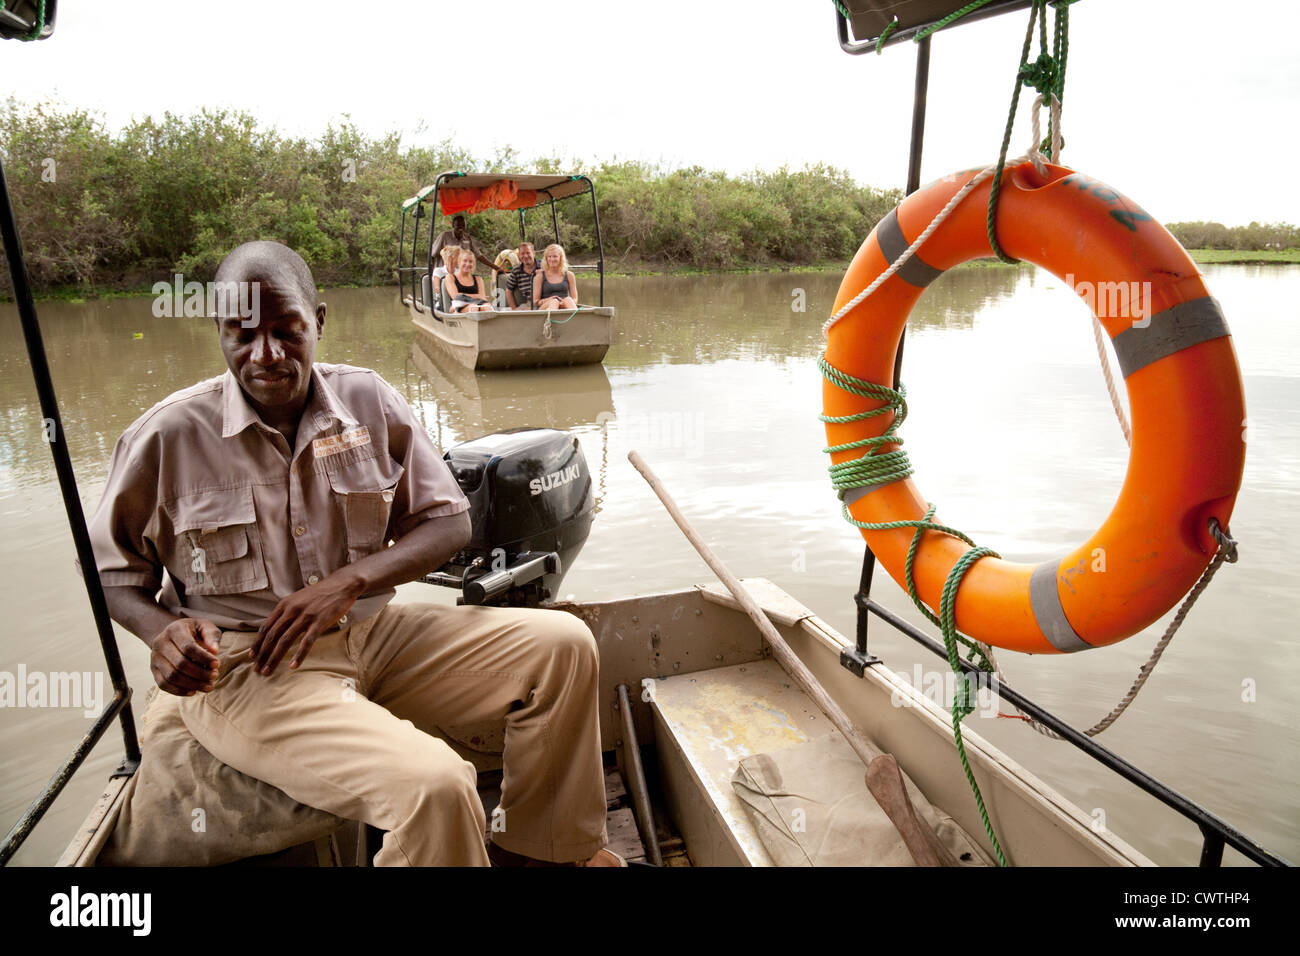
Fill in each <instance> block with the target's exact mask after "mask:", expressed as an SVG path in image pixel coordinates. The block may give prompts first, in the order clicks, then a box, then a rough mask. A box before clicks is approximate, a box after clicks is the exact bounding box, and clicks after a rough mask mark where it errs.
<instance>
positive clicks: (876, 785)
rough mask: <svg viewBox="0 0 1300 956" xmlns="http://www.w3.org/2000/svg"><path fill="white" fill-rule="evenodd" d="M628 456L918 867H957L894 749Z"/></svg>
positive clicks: (655, 480) (641, 465) (646, 468)
mask: <svg viewBox="0 0 1300 956" xmlns="http://www.w3.org/2000/svg"><path fill="white" fill-rule="evenodd" d="M627 458H628V461H630V462H631V463H632V465H633V467H635V468H636V470H637V471H639V472H641V477H642V478H644V479H645V480H646V482H648V483H649V485H650V487H651V489H653V490H654V493H655V494H656V495H658V496H659V500H660V501H662V502H663V505H664V507H665V508H667V509H668V514H670V515H671V516H672V519H673V521H675V522H676V523H677V527H679V528H681V529H682V534H684V535H686V540H687V541H689V542H690V543H691V544H692V545H693V546H694V547H695V550H696V551H698V552H699V553H700V557H702V558H703V559H704V563H705V564H707V565H708V566H709V567H710V568H712V569H713V573H714V574H716V575H717V576H718V578H719V580H721V581H722V583H723V584H725V585H726V586H727V590H729V591H730V592H731V593H732V595H733V596H734V597H735V598H736V600H737V601H739V602H740V606H741V607H743V608H744V609H745V613H746V614H748V615H749V617H750V619H751V620H752V621H753V622H754V624H755V625H756V626H757V627H758V630H759V632H760V633H761V634H762V635H763V638H764V640H766V641H767V643H768V646H770V647H771V648H772V653H773V655H775V657H776V659H777V661H779V662H780V664H781V666H782V667H784V668H785V670H786V672H787V673H788V674H789V675H790V676H791V677H793V678H794V680H795V683H797V684H798V685H799V686H800V687H801V688H802V689H803V692H804V693H805V694H807V695H808V696H809V697H811V698H812V699H813V700H814V701H815V702H816V704H817V706H818V707H819V708H821V711H822V713H823V714H825V715H826V717H827V719H829V720H830V722H831V723H832V724H833V725H834V726H835V729H836V730H838V731H839V732H840V733H841V734H843V735H844V739H845V740H847V741H848V742H849V746H850V747H852V748H853V750H854V752H855V753H856V754H857V755H858V756H859V757H860V758H861V759H862V762H863V763H864V764H866V765H867V778H866V779H867V789H868V790H870V791H871V795H872V796H873V797H875V798H876V802H877V803H879V804H880V808H881V809H882V810H884V811H885V815H886V816H888V817H889V819H890V820H891V821H892V822H893V824H894V826H895V827H897V828H898V832H899V834H900V835H901V836H902V838H903V843H904V844H905V845H906V846H907V850H908V852H909V853H911V854H912V859H913V860H915V861H916V865H917V866H956V865H957V861H956V860H955V859H953V856H952V853H951V852H950V851H949V850H948V848H947V847H946V846H944V845H943V843H942V842H940V840H939V838H938V837H937V836H936V835H935V832H934V830H932V829H931V828H930V826H929V824H927V823H926V822H925V821H924V820H922V819H921V818H920V816H918V815H917V812H916V808H915V807H914V806H912V801H911V800H910V799H909V798H908V796H907V788H906V787H905V786H904V785H903V774H902V772H901V771H900V770H899V769H898V761H897V760H895V759H894V755H893V754H887V753H883V752H881V750H880V748H878V747H877V746H876V745H875V744H873V743H872V742H871V741H870V740H868V739H867V738H866V737H865V736H863V734H862V733H861V732H860V731H859V730H858V728H857V727H855V726H853V723H852V722H851V721H850V720H849V717H848V715H847V714H846V713H844V711H843V710H841V709H840V706H839V705H838V704H837V703H835V701H834V700H832V699H831V696H830V694H828V693H826V689H825V688H823V687H822V685H821V683H820V682H819V681H818V680H817V678H816V677H815V676H814V675H813V672H812V671H810V670H809V669H808V668H807V667H806V666H805V665H804V662H803V661H801V660H799V658H798V656H797V655H796V654H795V653H794V651H792V650H790V646H789V645H788V644H786V642H785V639H784V638H782V637H781V635H780V634H779V633H777V630H776V628H775V627H774V626H773V625H772V622H771V621H769V620H768V618H767V615H766V614H764V613H763V611H762V610H761V609H760V608H759V606H758V604H757V603H756V602H755V601H754V599H753V597H751V596H750V594H749V591H748V590H746V589H745V586H744V585H743V584H741V583H740V581H739V579H737V578H736V576H735V575H733V574H732V573H731V572H730V571H728V570H727V568H726V566H725V565H724V564H723V563H722V562H721V561H720V560H718V556H717V555H716V554H714V553H713V550H712V549H711V548H710V547H709V546H708V545H707V544H705V543H704V539H702V538H701V537H700V536H699V535H698V534H697V533H696V531H695V529H694V528H692V527H691V525H690V523H689V522H688V521H687V520H686V518H685V516H683V515H682V513H681V510H680V509H679V508H678V507H677V503H676V502H675V501H673V499H672V496H671V495H669V494H668V492H667V491H665V490H664V487H663V485H662V484H661V483H660V481H659V479H658V478H657V477H656V476H655V473H654V472H653V471H651V470H650V466H649V465H647V464H646V463H645V460H644V459H643V458H642V457H641V456H640V455H639V454H637V453H636V452H635V451H632V452H629V453H628V456H627Z"/></svg>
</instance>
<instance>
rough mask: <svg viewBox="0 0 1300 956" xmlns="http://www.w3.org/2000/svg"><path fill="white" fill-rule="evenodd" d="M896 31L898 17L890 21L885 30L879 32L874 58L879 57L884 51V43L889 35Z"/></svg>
mask: <svg viewBox="0 0 1300 956" xmlns="http://www.w3.org/2000/svg"><path fill="white" fill-rule="evenodd" d="M897 29H898V17H894V19H892V20H890V21H889V23H888V25H887V26H886V27H885V29H883V30H881V31H880V36H878V37H876V56H880V54H881V53H883V52H884V51H885V41H886V40H888V39H889V37H890V34H892V33H893V32H894V31H895V30H897Z"/></svg>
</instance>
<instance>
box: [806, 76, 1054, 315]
mask: <svg viewBox="0 0 1300 956" xmlns="http://www.w3.org/2000/svg"><path fill="white" fill-rule="evenodd" d="M1042 105H1043V98H1042V96H1039V97H1038V98H1037V99H1035V100H1034V107H1033V113H1032V117H1031V122H1032V125H1033V137H1034V139H1033V142H1032V143H1030V145H1029V149H1028V150H1027V151H1026V152H1025V154H1024V155H1023V156H1017V157H1016V158H1015V159H1009V160H1007V162H1006V163H1005V166H1016V165H1019V164H1020V163H1023V162H1031V163H1033V164H1034V168H1035V169H1036V170H1038V172H1039V173H1041V174H1043V175H1046V174H1047V168H1046V166H1044V165H1043V164H1044V161H1045V159H1046V157H1044V156H1043V154H1042V152H1041V151H1040V150H1039V142H1040V131H1039V120H1038V114H1039V110H1040V108H1041V107H1042ZM1051 110H1052V114H1051V115H1052V156H1053V157H1058V156H1059V155H1060V152H1061V101H1060V100H1058V99H1057V98H1056V97H1055V96H1053V97H1052V105H1051ZM997 168H998V165H997V163H993V164H992V165H990V166H985V167H984V168H983V169H982V170H980V171H979V173H977V174H976V176H975V178H974V179H972V180H971V181H970V182H968V183H966V185H964V186H962V187H961V189H959V190H957V192H956V193H955V194H953V197H952V198H951V199H949V200H948V202H947V204H946V205H945V206H944V207H943V208H942V209H940V210H939V212H938V213H936V214H935V217H934V218H933V219H931V220H930V224H929V225H928V226H926V227H925V229H924V230H923V231H922V232H921V234H920V235H919V236H917V237H916V239H915V240H914V241H913V242H912V244H911V245H910V246H908V247H907V248H906V249H905V250H904V251H903V254H902V255H900V256H899V257H898V258H897V259H895V260H894V261H893V262H892V263H890V265H889V268H888V269H886V270H885V271H884V272H882V273H880V275H878V276H876V278H875V279H874V280H872V282H871V284H870V285H869V286H867V287H866V288H865V289H863V290H862V291H861V292H859V293H858V294H857V295H855V296H854V297H853V298H852V299H850V300H849V301H848V302H846V303H844V305H843V306H842V307H841V308H840V309H839V311H837V312H836V313H835V314H834V315H832V316H831V317H830V318H829V319H827V320H826V323H825V324H824V325H823V326H822V335H829V334H830V330H831V327H832V326H834V325H835V323H836V322H838V321H839V320H840V319H842V318H844V316H846V315H848V314H849V313H850V312H852V311H853V310H854V309H855V308H857V307H858V306H859V305H861V304H862V302H863V301H864V300H865V299H866V298H867V296H869V295H871V293H873V292H875V291H876V290H877V289H879V288H880V286H881V285H882V284H883V283H884V282H885V281H886V280H887V279H888V278H889V277H890V276H892V275H893V274H894V273H895V272H897V271H898V270H899V269H901V268H902V267H903V264H904V263H906V262H907V260H908V259H910V258H912V256H914V255H915V254H916V251H917V250H918V249H920V248H921V246H923V245H925V243H926V240H927V239H929V238H930V236H931V235H933V233H934V231H935V230H936V229H938V228H939V226H940V225H941V224H942V223H943V221H944V220H945V219H947V218H948V217H949V216H950V215H951V214H952V211H953V210H954V209H956V208H957V207H958V206H959V205H960V204H961V201H962V200H963V199H965V198H966V197H967V196H969V195H970V194H971V192H973V191H974V189H975V187H977V186H978V185H979V184H980V183H982V182H984V181H985V180H986V179H989V178H990V177H991V176H992V175H993V173H994V172H995V171H996V170H997Z"/></svg>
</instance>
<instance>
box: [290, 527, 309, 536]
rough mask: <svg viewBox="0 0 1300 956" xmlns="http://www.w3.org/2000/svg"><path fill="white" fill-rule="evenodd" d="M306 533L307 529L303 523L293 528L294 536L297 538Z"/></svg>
mask: <svg viewBox="0 0 1300 956" xmlns="http://www.w3.org/2000/svg"><path fill="white" fill-rule="evenodd" d="M306 533H307V529H306V527H304V526H303V525H298V527H296V528H294V529H293V536H294V537H295V538H301V537H302V536H303V535H305V534H306Z"/></svg>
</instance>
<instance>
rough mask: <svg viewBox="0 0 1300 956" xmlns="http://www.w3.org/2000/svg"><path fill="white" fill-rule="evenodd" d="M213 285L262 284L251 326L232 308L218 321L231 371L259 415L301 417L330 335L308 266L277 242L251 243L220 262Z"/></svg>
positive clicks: (256, 288)
mask: <svg viewBox="0 0 1300 956" xmlns="http://www.w3.org/2000/svg"><path fill="white" fill-rule="evenodd" d="M214 281H215V282H224V283H230V282H240V283H250V284H251V283H257V285H256V286H253V287H252V288H253V289H255V290H256V295H255V296H253V297H252V301H253V302H255V303H256V306H255V308H254V311H253V315H252V316H251V320H252V321H249V320H248V318H245V317H244V316H241V315H240V313H239V310H238V309H235V308H232V307H231V305H230V304H229V303H226V304H224V306H223V308H222V309H221V312H220V314H218V315H216V316H215V317H214V318H215V320H216V323H217V332H218V335H219V336H220V339H221V351H222V353H223V354H224V355H225V357H226V365H228V366H229V367H230V371H231V372H232V373H233V374H234V376H235V379H236V380H237V381H238V382H239V384H240V386H241V387H242V388H243V390H244V394H245V395H247V396H248V398H249V400H250V401H251V402H252V404H253V406H254V408H255V409H256V410H257V411H258V412H259V413H264V412H265V411H266V410H273V409H280V410H281V411H295V410H298V411H300V410H301V408H302V406H303V405H305V404H306V401H307V396H308V394H309V393H310V391H311V366H312V362H313V360H314V359H315V356H316V344H317V342H318V341H319V340H320V337H321V334H322V332H323V331H324V329H325V303H323V302H320V301H318V300H317V298H316V283H315V281H314V280H313V279H312V275H311V270H310V269H309V268H307V263H306V262H304V261H303V259H302V256H300V255H298V253H296V252H294V251H293V250H292V249H290V248H289V247H288V246H284V245H281V244H280V243H278V242H246V243H244V244H243V245H242V246H238V247H237V248H235V249H234V251H232V252H231V253H230V255H228V256H226V258H225V259H223V260H222V261H221V265H220V266H218V267H217V274H216V276H214ZM236 301H238V300H236Z"/></svg>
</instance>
